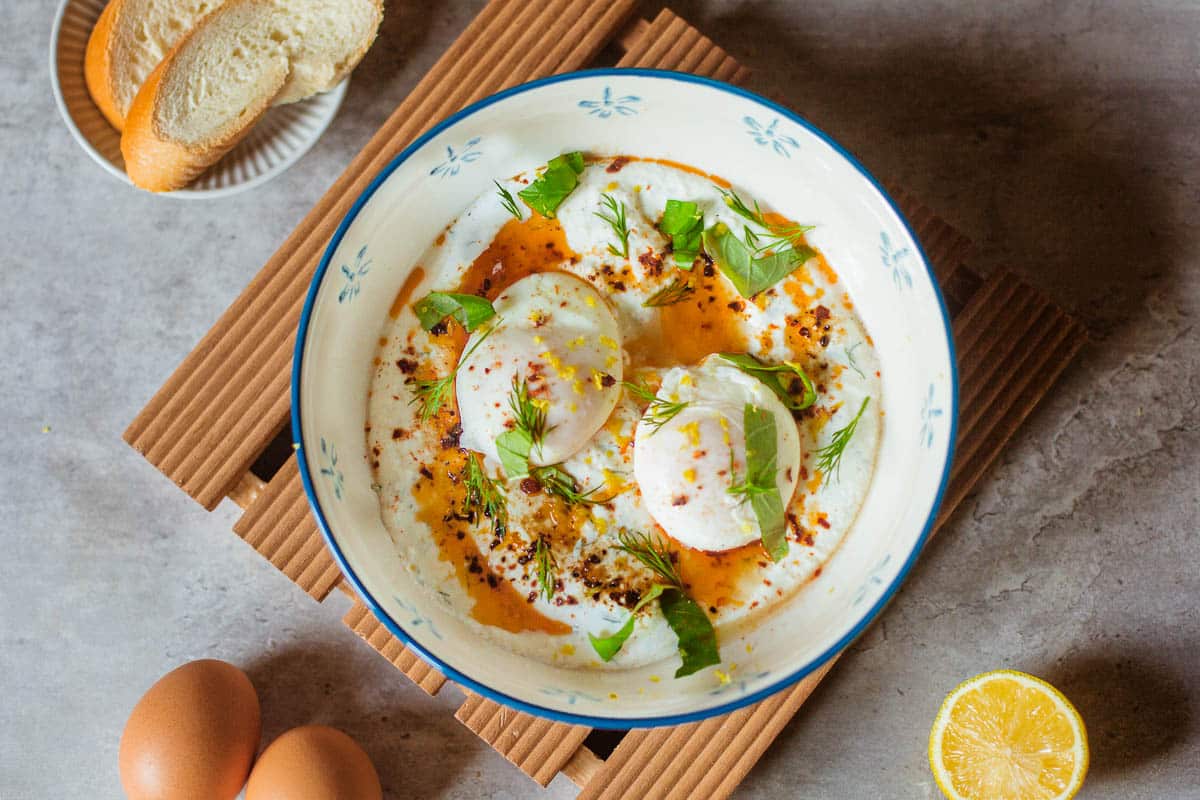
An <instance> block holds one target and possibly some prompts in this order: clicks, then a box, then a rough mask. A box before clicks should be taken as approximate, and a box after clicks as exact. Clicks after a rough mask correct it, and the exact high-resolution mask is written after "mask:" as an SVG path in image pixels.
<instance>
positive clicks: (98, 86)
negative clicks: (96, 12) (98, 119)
mask: <svg viewBox="0 0 1200 800" xmlns="http://www.w3.org/2000/svg"><path fill="white" fill-rule="evenodd" d="M124 4H125V0H112V2H110V3H109V4H108V5H107V6H105V7H104V11H102V12H100V18H99V19H97V20H96V25H95V27H94V28H92V35H91V36H89V37H88V43H87V49H86V50H85V51H84V56H83V80H84V82H85V83H86V84H87V89H88V94H90V95H91V96H92V101H93V102H94V103H95V104H96V107H97V108H99V109H100V113H101V114H103V115H104V118H105V119H107V120H108V122H109V124H110V125H112V126H113V127H114V128H116V129H117V130H118V131H120V130H123V129H124V127H125V117H124V116H123V115H122V114H121V112H120V110H119V109H118V108H117V103H116V98H115V97H114V96H113V84H112V41H113V40H112V34H113V29H114V28H115V27H116V20H117V15H118V14H119V13H120V7H121V6H123V5H124Z"/></svg>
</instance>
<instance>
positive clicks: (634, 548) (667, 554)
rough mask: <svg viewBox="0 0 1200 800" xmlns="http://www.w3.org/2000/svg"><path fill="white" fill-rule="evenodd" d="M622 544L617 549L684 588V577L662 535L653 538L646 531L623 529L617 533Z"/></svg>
mask: <svg viewBox="0 0 1200 800" xmlns="http://www.w3.org/2000/svg"><path fill="white" fill-rule="evenodd" d="M617 538H618V539H619V540H620V542H621V543H620V544H619V545H616V549H618V550H620V551H622V552H624V553H628V554H629V555H631V556H633V557H634V558H636V559H637V560H638V561H640V562H642V563H643V564H645V565H646V566H647V567H649V568H650V569H651V570H652V571H653V572H654V574H656V575H658V577H659V578H660V579H661V580H662V581H663V583H665V584H666V585H667V586H671V587H674V588H677V589H682V588H683V579H681V578H680V577H679V573H678V572H677V571H676V569H675V559H674V557H673V555H672V553H671V549H670V547H668V546H667V543H666V542H664V541H663V540H662V539H661V538H660V537H658V536H655V537H654V538H653V539H651V538H650V536H649V535H647V534H645V533H636V532H634V533H631V532H630V531H625V530H623V531H621V532H620V533H618V534H617Z"/></svg>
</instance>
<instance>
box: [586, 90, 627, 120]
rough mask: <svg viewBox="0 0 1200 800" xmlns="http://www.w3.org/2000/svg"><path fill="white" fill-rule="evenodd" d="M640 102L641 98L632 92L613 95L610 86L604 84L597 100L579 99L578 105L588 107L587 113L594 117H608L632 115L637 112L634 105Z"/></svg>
mask: <svg viewBox="0 0 1200 800" xmlns="http://www.w3.org/2000/svg"><path fill="white" fill-rule="evenodd" d="M640 102H642V98H640V97H638V96H637V95H634V94H627V95H624V96H622V97H613V91H612V88H611V87H608V86H605V87H604V92H603V94H601V96H600V99H599V100H580V101H579V107H580V108H586V109H588V113H589V114H591V115H592V116H594V117H599V118H600V119H608V118H609V117H611V116H612V115H613V114H619V115H620V116H622V117H632V116H633V115H635V114H637V113H638V112H637V109H636V108H634V106H635V105H636V104H638V103H640Z"/></svg>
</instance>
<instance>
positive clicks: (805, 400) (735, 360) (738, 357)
mask: <svg viewBox="0 0 1200 800" xmlns="http://www.w3.org/2000/svg"><path fill="white" fill-rule="evenodd" d="M720 356H721V358H723V359H725V360H726V361H728V362H729V363H730V364H733V365H734V366H735V367H737V368H738V369H740V370H741V371H742V372H744V373H746V374H747V375H753V376H754V377H755V378H758V379H759V380H760V381H762V382H763V385H765V386H766V387H767V388H768V389H770V390H771V391H772V392H774V393H775V396H776V397H778V398H779V399H780V400H781V401H782V402H783V404H784V405H785V406H787V409H788V410H789V411H803V410H804V409H806V408H808V407H809V406H811V405H812V404H813V403H815V402H817V387H816V386H814V385H813V382H812V379H811V378H809V377H808V375H806V374H805V373H804V369H803V368H802V367H801V366H800V365H799V364H796V363H794V362H791V361H785V362H783V363H782V364H764V363H763V362H761V361H759V360H758V359H757V358H755V357H754V356H752V355H750V354H749V353H721V354H720ZM784 373H790V374H791V375H793V376H795V377H797V378H799V379H800V382H801V383H802V384H803V385H804V395H803V396H802V397H801V398H800V401H799V402H797V401H796V400H795V398H793V397H792V395H791V393H790V392H789V391H788V387H787V386H785V385H784V383H783V381H782V380H780V376H781V375H782V374H784ZM790 382H791V381H789V383H790Z"/></svg>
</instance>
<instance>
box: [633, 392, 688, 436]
mask: <svg viewBox="0 0 1200 800" xmlns="http://www.w3.org/2000/svg"><path fill="white" fill-rule="evenodd" d="M621 385H622V386H624V387H625V388H626V389H628V390H629V393H630V394H632V395H633V396H634V397H636V398H638V399H639V400H641V401H642V402H643V403H649V406H648V407H647V408H646V411H645V412H644V413H643V417H644V418H645V420H646V424H647V425H649V426H650V427H651V428H653V429H654V430H653V431H651V433H650V435H651V436H653V435H654V434H655V433H658V430H659V428H661V427H662V426H663V425H666V424H667V423H668V422H670V421H671V420H673V419H674V418H675V416H676V415H677V414H678V413H679V412H680V411H683V410H684V409H685V408H687V407H688V404H687V402H686V401H674V402H673V401H671V400H665V399H663V398H661V397H659V396H658V395H656V394H655V393H654V392H652V391H650V387H649V386H646V384H644V383H630V382H629V381H621Z"/></svg>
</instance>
